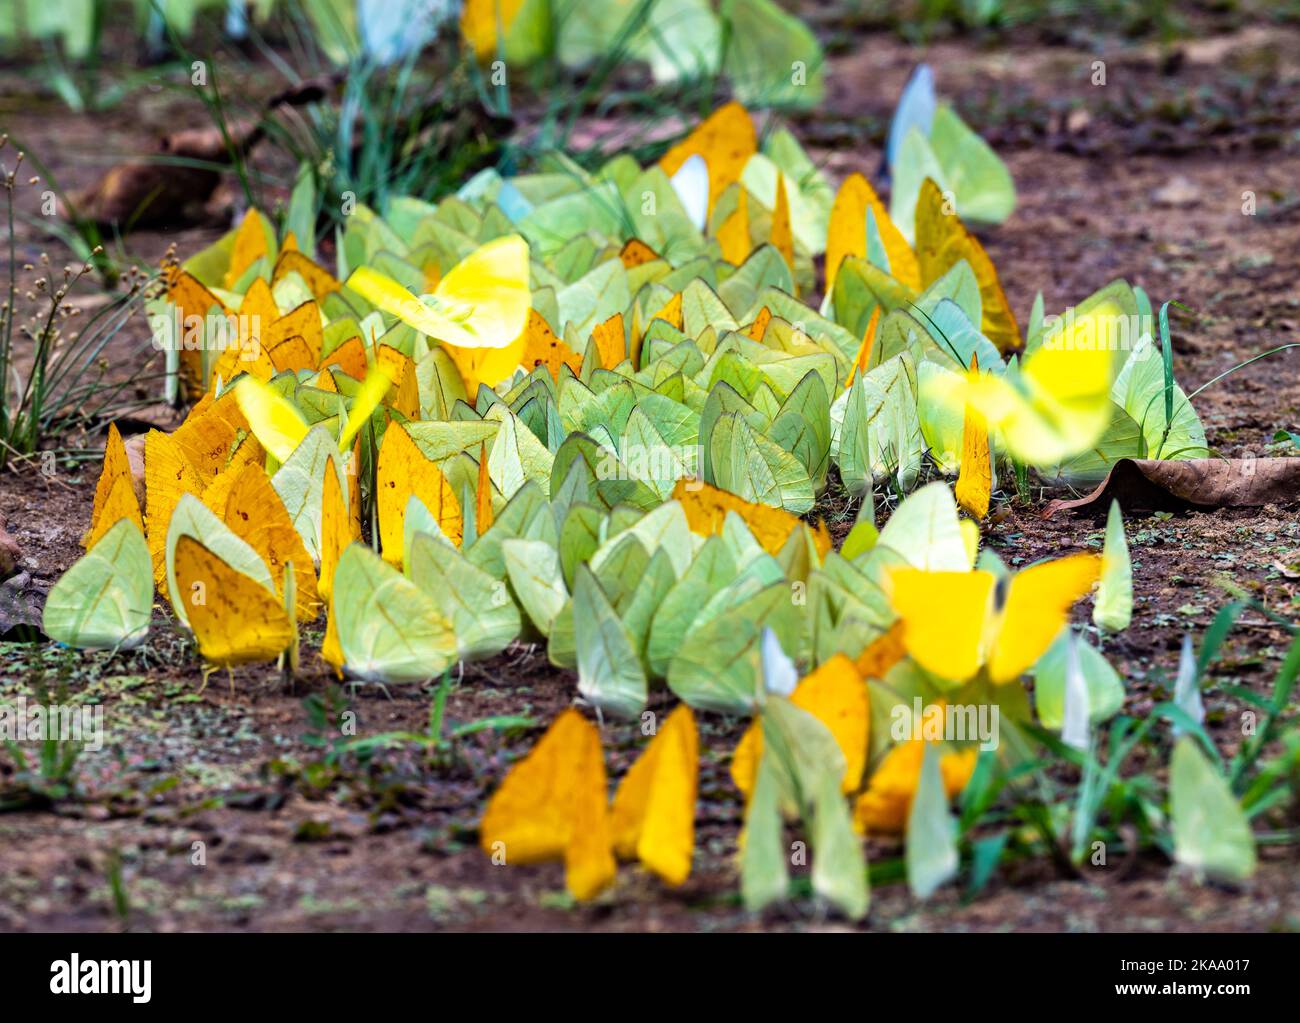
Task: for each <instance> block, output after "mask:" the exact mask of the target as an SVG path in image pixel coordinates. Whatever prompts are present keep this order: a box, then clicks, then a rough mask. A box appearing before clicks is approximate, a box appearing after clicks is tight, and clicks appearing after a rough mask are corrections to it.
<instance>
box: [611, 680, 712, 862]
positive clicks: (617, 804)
mask: <svg viewBox="0 0 1300 1023" xmlns="http://www.w3.org/2000/svg"><path fill="white" fill-rule="evenodd" d="M699 761H700V755H699V734H698V732H697V730H696V727H695V715H694V714H693V713H692V712H691V708H690V707H688V706H687V705H686V704H684V703H682V704H678V706H677V709H676V710H674V711H673V712H672V713H671V714H669V715H668V720H667V721H665V722H664V723H663V726H662V727H661V728H660V729H659V731H658V733H656V735H655V737H654V738H653V739H651V740H650V745H648V746H647V747H646V748H645V752H644V753H642V754H641V756H640V757H638V758H637V761H636V763H634V764H633V765H632V767H631V769H629V770H628V772H627V774H625V775H624V776H623V780H622V781H621V782H619V786H618V791H617V792H616V793H615V794H614V805H613V807H612V808H611V810H610V824H611V829H612V831H613V839H614V852H615V853H616V854H617V856H618V858H619V859H621V860H632V859H636V860H639V861H640V862H641V863H642V864H643V865H644V866H645V867H646V868H647V869H649V870H651V871H653V872H654V873H656V874H658V875H659V877H661V878H663V880H664V881H665V882H667V883H668V884H670V885H679V884H681V883H683V882H684V881H685V880H686V879H687V877H689V876H690V873H691V857H692V854H693V853H694V850H695V795H696V790H697V788H698V785H699V778H698V774H699Z"/></svg>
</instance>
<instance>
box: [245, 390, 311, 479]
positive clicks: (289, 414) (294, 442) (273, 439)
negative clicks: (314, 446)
mask: <svg viewBox="0 0 1300 1023" xmlns="http://www.w3.org/2000/svg"><path fill="white" fill-rule="evenodd" d="M235 400H236V401H238V402H239V410H240V411H241V412H242V413H243V414H244V418H245V419H247V420H248V425H249V427H250V428H251V429H252V431H253V436H255V437H256V438H257V439H258V441H259V443H261V445H262V447H264V448H266V450H267V451H269V452H270V453H271V454H272V456H274V458H275V460H276V461H277V462H287V461H288V460H289V456H290V455H292V454H293V451H294V448H296V447H297V446H298V445H299V444H301V443H302V442H303V438H305V437H306V436H307V431H308V430H309V429H310V427H309V426H308V425H307V421H306V420H305V419H303V417H302V413H301V412H299V411H298V410H297V409H296V408H294V406H293V403H292V402H291V401H289V400H288V399H287V398H284V397H282V396H281V395H280V394H279V392H277V391H276V390H275V388H273V387H271V386H270V385H269V384H266V383H264V382H262V381H261V380H258V379H257V378H256V377H252V376H245V377H243V378H242V379H241V380H240V381H239V382H238V383H236V384H235Z"/></svg>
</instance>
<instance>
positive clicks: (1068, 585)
mask: <svg viewBox="0 0 1300 1023" xmlns="http://www.w3.org/2000/svg"><path fill="white" fill-rule="evenodd" d="M1100 563H1101V559H1100V558H1099V557H1098V556H1097V555H1095V554H1072V555H1070V556H1069V557H1066V558H1059V559H1057V560H1056V561H1045V562H1042V563H1041V564H1038V565H1031V566H1030V567H1029V568H1026V569H1025V570H1024V571H1022V572H1017V573H1016V574H1015V575H1014V576H1012V577H1011V582H1010V584H1009V586H1008V588H1007V597H1006V602H1005V604H1004V605H1003V607H1002V609H1001V618H1000V620H999V623H998V627H997V636H996V639H995V641H994V644H993V649H992V651H991V653H990V655H989V677H990V678H991V679H992V680H993V681H994V682H1008V681H1010V680H1011V679H1014V678H1018V677H1019V676H1020V675H1021V674H1022V673H1024V672H1025V671H1027V670H1029V668H1030V667H1031V666H1032V665H1033V664H1034V662H1035V661H1037V660H1038V658H1040V657H1041V656H1042V655H1043V654H1044V653H1045V652H1046V650H1047V648H1048V647H1049V646H1051V645H1052V641H1053V640H1054V639H1056V637H1057V635H1058V634H1059V633H1060V631H1061V630H1062V629H1063V628H1065V622H1066V617H1067V615H1068V614H1069V611H1070V607H1071V606H1072V605H1073V604H1074V602H1075V601H1076V600H1078V599H1079V598H1080V597H1082V596H1083V595H1084V594H1085V593H1087V592H1088V590H1090V589H1091V588H1092V584H1093V583H1095V582H1096V581H1097V574H1098V572H1099V571H1100Z"/></svg>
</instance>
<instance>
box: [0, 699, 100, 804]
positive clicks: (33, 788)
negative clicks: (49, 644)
mask: <svg viewBox="0 0 1300 1023" xmlns="http://www.w3.org/2000/svg"><path fill="white" fill-rule="evenodd" d="M36 702H37V703H38V704H39V705H40V706H41V707H45V708H49V707H50V706H51V702H50V699H49V695H48V691H47V690H46V689H45V686H44V683H43V682H41V683H39V684H38V686H37V689H36ZM55 702H56V703H63V702H65V701H64V699H63V693H62V691H60V693H59V695H58V696H56V697H55ZM4 745H5V749H6V750H7V751H8V753H9V756H10V758H11V759H12V760H13V763H14V773H13V775H12V776H11V777H10V778H9V779H8V781H7V782H5V783H4V784H0V813H6V812H13V811H18V810H41V809H48V808H49V807H51V806H53V805H54V804H55V803H57V802H59V801H61V800H64V799H69V798H71V797H73V796H75V795H77V793H78V786H77V760H78V758H79V757H80V756H81V749H82V742H81V740H79V739H74V738H66V739H65V738H61V737H60V736H58V735H45V736H44V737H43V738H42V739H41V740H40V743H39V746H38V747H37V752H36V754H35V756H32V755H30V754H29V753H28V752H26V751H25V750H24V749H23V746H22V745H21V744H20V743H19V742H18V741H16V740H14V739H7V740H6V741H5V744H4Z"/></svg>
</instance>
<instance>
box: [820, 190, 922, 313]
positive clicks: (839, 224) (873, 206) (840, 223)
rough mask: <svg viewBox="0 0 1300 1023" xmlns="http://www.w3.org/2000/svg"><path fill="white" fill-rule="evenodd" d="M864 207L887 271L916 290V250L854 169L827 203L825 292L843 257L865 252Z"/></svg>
mask: <svg viewBox="0 0 1300 1023" xmlns="http://www.w3.org/2000/svg"><path fill="white" fill-rule="evenodd" d="M868 210H870V211H871V213H872V215H873V216H874V217H875V219H876V228H877V230H878V231H879V232H880V240H881V242H883V243H884V246H885V255H886V256H887V257H888V259H889V271H890V273H891V274H892V275H893V276H894V277H895V278H897V279H898V280H899V281H901V282H902V283H903V284H906V285H907V286H908V287H909V288H911V289H912V290H913V291H920V290H921V270H920V268H919V267H918V266H917V264H916V254H915V253H913V252H912V247H911V246H910V245H908V244H907V239H906V238H904V237H903V232H901V231H900V230H899V229H898V228H897V227H896V226H895V224H894V221H893V220H892V219H890V216H889V211H888V210H887V209H885V205H884V203H882V202H881V201H880V197H879V196H877V195H876V192H875V189H873V188H872V187H871V184H870V182H868V181H867V179H866V178H864V177H863V176H862V175H861V174H858V173H856V172H855V173H853V174H850V175H849V176H848V177H847V178H845V179H844V184H842V185H840V190H839V192H837V193H836V195H835V204H834V205H833V206H832V207H831V217H830V224H829V226H828V227H827V231H826V293H827V294H828V295H829V294H830V293H831V289H832V288H833V287H834V286H835V275H836V274H837V273H838V272H839V269H840V264H841V263H842V262H843V261H844V259H845V258H846V257H848V256H858V257H863V256H865V255H866V254H867V211H868Z"/></svg>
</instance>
